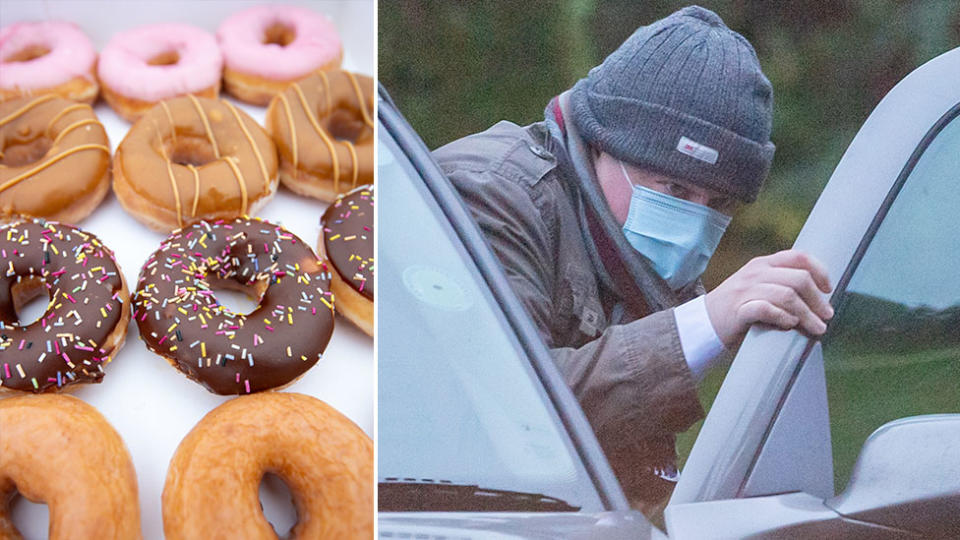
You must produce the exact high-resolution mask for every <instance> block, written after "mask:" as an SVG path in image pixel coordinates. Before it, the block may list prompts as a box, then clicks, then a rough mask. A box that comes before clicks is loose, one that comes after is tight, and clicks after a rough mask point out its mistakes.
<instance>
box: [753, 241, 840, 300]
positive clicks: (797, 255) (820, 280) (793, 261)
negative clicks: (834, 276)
mask: <svg viewBox="0 0 960 540" xmlns="http://www.w3.org/2000/svg"><path fill="white" fill-rule="evenodd" d="M766 260H767V263H768V264H769V265H770V266H780V267H787V268H799V269H801V270H806V271H808V272H810V277H812V278H813V282H814V283H816V285H817V288H818V289H820V290H821V291H823V292H824V293H829V292H831V291H832V290H833V287H832V286H831V285H830V276H829V275H827V269H826V268H824V266H823V264H821V263H820V261H818V260H817V259H815V258H814V257H811V256H810V255H807V254H806V253H804V252H802V251H797V250H795V249H788V250H786V251H778V252H777V253H774V254H773V255H768V256H767V257H766Z"/></svg>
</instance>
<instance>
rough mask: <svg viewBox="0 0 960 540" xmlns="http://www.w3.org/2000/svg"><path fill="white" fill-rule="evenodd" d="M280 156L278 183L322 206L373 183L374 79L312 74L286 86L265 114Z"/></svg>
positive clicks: (334, 73) (335, 73)
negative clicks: (341, 195) (316, 201)
mask: <svg viewBox="0 0 960 540" xmlns="http://www.w3.org/2000/svg"><path fill="white" fill-rule="evenodd" d="M265 123H266V127H267V131H268V132H269V133H270V136H271V137H273V140H274V142H275V143H276V144H277V152H278V153H279V155H280V181H281V182H283V185H285V186H287V187H288V188H290V189H291V190H292V191H294V192H296V193H299V194H301V195H307V196H309V197H314V198H317V199H320V200H322V201H326V202H333V201H334V200H336V198H337V195H339V194H341V193H346V192H347V191H350V190H352V189H354V188H356V187H357V186H361V185H364V184H371V183H373V142H374V141H373V79H371V78H370V77H367V76H364V75H357V74H354V73H351V72H349V71H329V72H319V73H315V74H313V75H311V76H309V77H307V78H305V79H302V80H300V81H298V82H295V83H293V84H291V85H289V86H287V88H286V90H284V91H283V92H280V93H278V94H277V95H276V96H274V98H273V100H272V101H271V102H270V107H269V108H268V109H267V117H266V121H265Z"/></svg>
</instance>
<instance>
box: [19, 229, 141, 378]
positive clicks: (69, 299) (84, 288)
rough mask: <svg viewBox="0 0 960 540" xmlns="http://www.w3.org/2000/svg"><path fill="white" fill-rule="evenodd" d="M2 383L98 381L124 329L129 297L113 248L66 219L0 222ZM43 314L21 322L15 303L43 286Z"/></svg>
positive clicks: (123, 335) (35, 293)
mask: <svg viewBox="0 0 960 540" xmlns="http://www.w3.org/2000/svg"><path fill="white" fill-rule="evenodd" d="M0 255H2V260H3V265H4V266H3V268H2V269H0V380H2V385H0V388H3V389H12V390H21V391H27V392H44V391H55V390H59V389H60V388H62V387H64V386H67V385H70V384H74V383H81V382H87V383H89V382H95V383H96V382H100V381H101V380H102V379H103V376H104V371H103V366H104V365H106V364H108V363H109V362H110V360H111V359H112V358H113V357H114V356H116V354H117V351H119V350H120V347H121V346H122V345H123V340H124V338H125V337H126V335H127V323H128V322H129V321H130V303H129V302H128V294H127V287H126V284H125V283H124V281H123V274H122V273H121V272H120V269H119V268H118V267H117V263H116V260H115V259H114V258H113V253H112V252H111V251H110V250H109V249H107V248H106V247H105V246H104V245H103V244H101V243H100V241H99V240H98V239H97V237H96V236H94V235H92V234H90V233H86V232H83V231H81V230H80V229H75V228H73V227H70V226H69V225H62V224H59V223H53V222H46V223H41V222H32V221H27V222H22V223H17V224H14V225H8V226H6V227H2V228H0ZM44 293H46V294H47V295H48V296H49V297H50V303H49V304H48V305H47V310H46V312H44V314H43V316H42V317H40V318H39V319H38V320H37V321H36V322H34V323H33V324H30V325H28V326H21V324H20V322H19V319H18V316H17V309H18V308H19V307H21V306H23V305H24V304H26V303H27V302H28V301H30V300H32V299H33V298H35V297H37V296H39V295H40V294H44Z"/></svg>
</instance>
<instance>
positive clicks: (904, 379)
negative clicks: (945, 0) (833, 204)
mask: <svg viewBox="0 0 960 540" xmlns="http://www.w3.org/2000/svg"><path fill="white" fill-rule="evenodd" d="M957 112H958V111H957V108H954V110H953V111H952V113H951V114H952V115H953V119H952V120H946V123H945V124H944V121H941V123H940V127H941V128H940V130H939V132H937V133H935V135H934V134H933V132H932V133H931V135H933V137H932V139H931V138H930V136H928V138H926V139H925V143H924V144H926V143H929V144H927V145H926V147H925V148H923V147H921V148H919V149H918V152H921V153H920V154H919V159H917V160H916V161H915V165H914V167H913V169H912V171H909V173H908V176H907V177H906V181H905V182H904V183H903V185H902V188H901V189H900V192H899V193H898V194H897V196H896V199H895V200H894V201H893V203H892V205H890V207H889V211H888V212H887V214H886V216H885V217H883V220H882V221H881V222H880V224H879V227H877V228H876V234H875V235H874V236H873V238H872V240H870V242H869V244H868V245H867V246H866V250H865V251H864V252H863V257H862V258H861V259H860V260H859V264H857V266H856V267H855V270H854V271H853V273H852V274H851V275H850V279H849V282H848V284H847V286H846V288H845V289H844V290H843V291H842V292H841V293H839V295H838V297H837V298H836V301H835V305H836V307H837V310H836V316H835V317H834V321H833V322H832V323H831V328H830V331H829V333H828V334H827V335H826V337H825V338H824V340H823V353H824V360H825V367H826V377H827V392H828V401H829V406H830V429H831V437H832V444H833V458H834V476H835V486H836V488H837V491H838V492H839V491H842V489H843V487H844V486H845V485H846V483H847V481H848V480H849V476H850V471H851V469H852V467H853V464H854V461H855V460H856V457H857V455H858V454H859V451H860V448H861V447H862V446H863V443H864V441H865V440H866V438H867V437H868V436H869V435H870V434H871V433H872V432H873V431H874V430H876V429H877V428H878V427H880V426H881V425H882V424H884V423H886V422H888V421H890V420H894V419H897V418H903V417H905V416H911V415H918V414H929V413H943V412H954V413H955V412H960V120H958V119H957V118H956V116H957ZM849 201H850V204H856V203H857V196H856V193H851V194H850V198H849ZM855 261H856V260H855ZM848 272H849V270H848ZM930 472H931V474H936V471H930Z"/></svg>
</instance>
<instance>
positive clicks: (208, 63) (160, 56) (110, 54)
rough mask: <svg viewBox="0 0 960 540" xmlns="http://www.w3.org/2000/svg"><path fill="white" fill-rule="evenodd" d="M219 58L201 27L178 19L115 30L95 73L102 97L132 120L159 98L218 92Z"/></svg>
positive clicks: (118, 111) (209, 37)
mask: <svg viewBox="0 0 960 540" xmlns="http://www.w3.org/2000/svg"><path fill="white" fill-rule="evenodd" d="M222 69H223V57H222V56H221V55H220V48H219V47H218V46H217V40H216V39H215V38H214V37H213V36H212V35H210V34H208V33H207V32H206V31H204V30H202V29H200V28H197V27H195V26H190V25H188V24H179V23H163V24H152V25H147V26H141V27H138V28H134V29H132V30H127V31H125V32H120V33H118V34H116V35H114V36H113V38H111V39H110V42H109V43H107V46H106V47H104V48H103V51H101V52H100V62H99V64H98V65H97V74H98V75H99V77H100V83H101V84H102V85H103V97H104V99H106V100H107V103H109V104H110V107H112V108H113V110H115V111H116V112H117V114H119V115H120V116H122V117H124V118H126V119H127V120H128V121H130V122H133V121H135V120H136V119H137V118H139V117H140V116H141V115H143V114H144V113H145V112H147V111H148V110H150V108H151V107H153V106H154V105H155V104H157V103H159V102H160V101H162V100H165V99H170V98H174V97H177V96H183V95H186V94H194V95H196V96H202V97H208V98H216V97H217V96H218V95H220V71H221V70H222Z"/></svg>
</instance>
